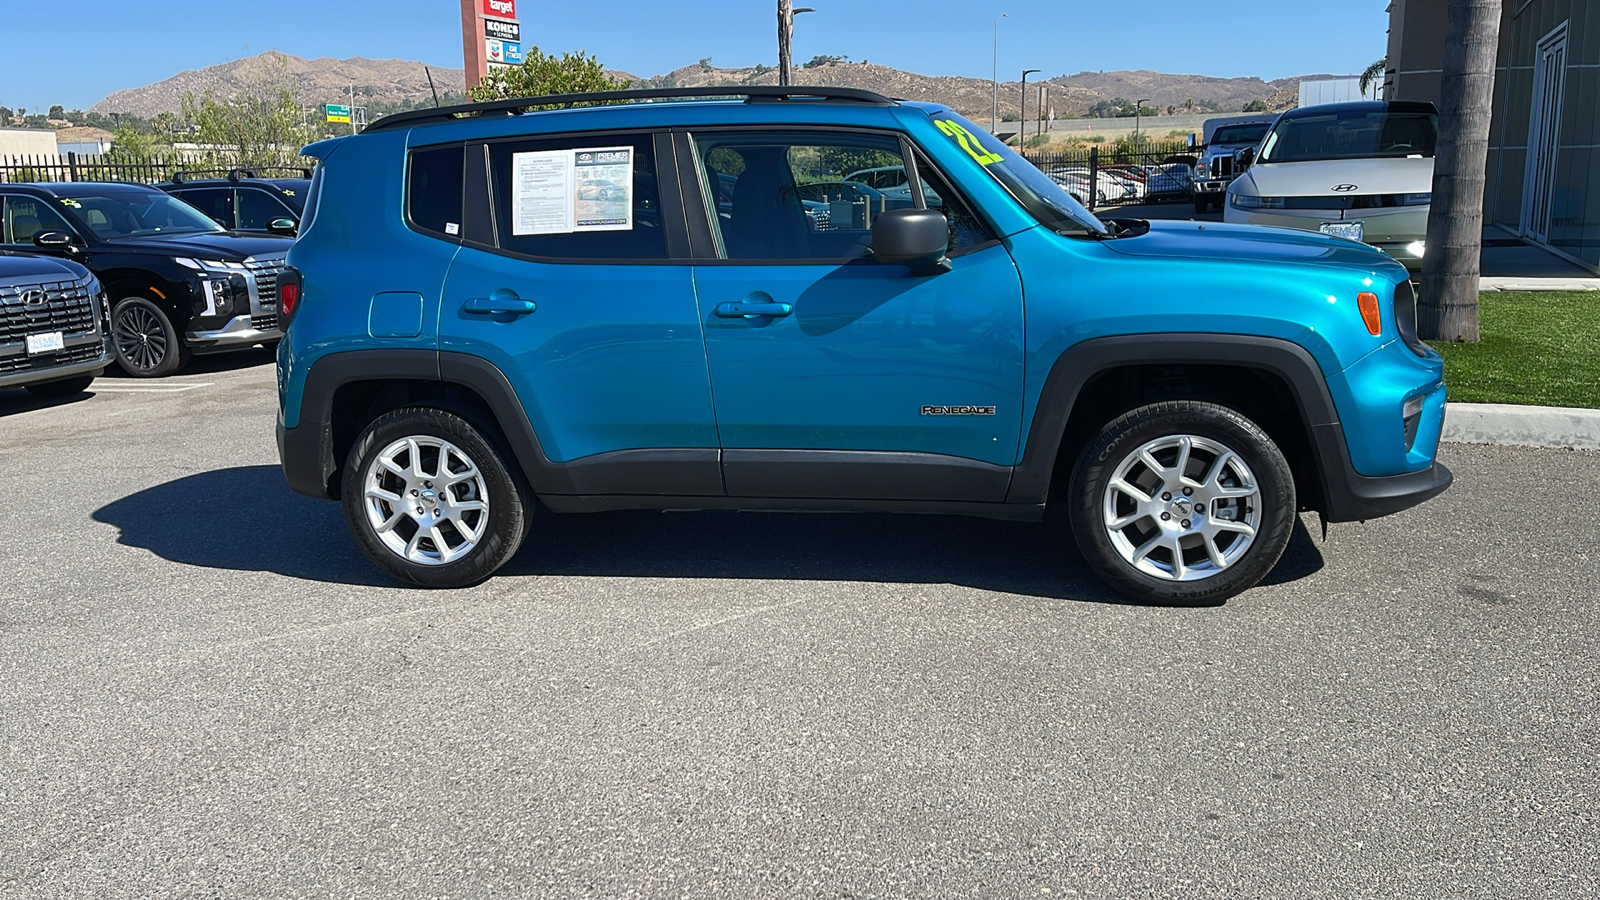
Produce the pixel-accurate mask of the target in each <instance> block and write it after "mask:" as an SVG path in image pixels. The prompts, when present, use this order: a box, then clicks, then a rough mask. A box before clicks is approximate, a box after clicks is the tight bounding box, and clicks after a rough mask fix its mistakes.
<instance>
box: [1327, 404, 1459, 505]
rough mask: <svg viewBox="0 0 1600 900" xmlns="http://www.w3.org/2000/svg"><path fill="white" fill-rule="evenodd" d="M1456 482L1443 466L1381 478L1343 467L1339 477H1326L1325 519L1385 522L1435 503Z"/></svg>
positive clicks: (1330, 474)
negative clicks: (1426, 503)
mask: <svg viewBox="0 0 1600 900" xmlns="http://www.w3.org/2000/svg"><path fill="white" fill-rule="evenodd" d="M1324 427H1327V426H1324ZM1330 476H1331V477H1330ZM1454 480H1455V476H1454V475H1452V474H1450V470H1449V469H1447V468H1445V466H1444V464H1443V463H1440V462H1435V463H1434V464H1433V465H1431V466H1429V467H1428V468H1426V469H1423V470H1422V471H1420V472H1407V473H1406V474H1404V475H1385V476H1381V477H1377V478H1371V477H1368V476H1365V475H1357V474H1356V471H1355V469H1353V468H1351V467H1349V466H1343V467H1341V469H1340V471H1339V472H1337V473H1328V472H1324V473H1323V479H1322V488H1323V507H1322V518H1323V520H1324V521H1326V522H1364V521H1366V520H1367V519H1378V518H1382V517H1383V516H1387V515H1389V514H1391V513H1397V512H1400V511H1401V510H1405V509H1410V508H1411V507H1413V506H1417V505H1418V504H1421V503H1425V502H1427V501H1429V500H1432V499H1433V498H1434V497H1437V496H1439V495H1440V494H1442V493H1444V492H1445V491H1446V490H1448V489H1449V487H1450V483H1451V482H1452V481H1454Z"/></svg>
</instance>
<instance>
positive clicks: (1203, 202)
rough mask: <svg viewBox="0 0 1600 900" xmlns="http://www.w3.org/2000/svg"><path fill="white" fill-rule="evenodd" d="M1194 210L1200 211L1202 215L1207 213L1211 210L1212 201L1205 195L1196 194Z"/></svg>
mask: <svg viewBox="0 0 1600 900" xmlns="http://www.w3.org/2000/svg"><path fill="white" fill-rule="evenodd" d="M1194 211H1195V212H1196V213H1199V214H1200V215H1205V214H1206V213H1208V212H1210V211H1211V201H1210V200H1207V199H1206V198H1205V197H1202V196H1200V195H1199V194H1195V195H1194Z"/></svg>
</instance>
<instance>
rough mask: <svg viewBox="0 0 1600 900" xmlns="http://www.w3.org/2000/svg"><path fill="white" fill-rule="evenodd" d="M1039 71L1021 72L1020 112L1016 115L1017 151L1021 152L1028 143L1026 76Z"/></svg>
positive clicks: (1028, 70) (1026, 70) (1024, 70)
mask: <svg viewBox="0 0 1600 900" xmlns="http://www.w3.org/2000/svg"><path fill="white" fill-rule="evenodd" d="M1037 71H1039V70H1038V69H1023V70H1022V110H1021V112H1019V113H1017V149H1018V150H1021V149H1022V148H1023V146H1024V145H1026V144H1027V143H1028V142H1027V140H1026V138H1027V137H1028V76H1029V75H1032V74H1033V73H1035V72H1037Z"/></svg>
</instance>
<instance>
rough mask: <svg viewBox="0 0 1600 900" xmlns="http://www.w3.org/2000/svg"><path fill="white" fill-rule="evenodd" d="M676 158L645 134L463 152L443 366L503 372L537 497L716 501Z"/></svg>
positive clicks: (718, 484) (484, 146)
mask: <svg viewBox="0 0 1600 900" xmlns="http://www.w3.org/2000/svg"><path fill="white" fill-rule="evenodd" d="M418 155H419V151H413V153H412V156H413V159H416V157H417V156H418ZM672 158H673V157H672V146H671V140H670V137H669V136H667V135H664V134H663V135H654V134H651V133H649V132H626V133H609V134H586V135H581V136H566V137H537V138H535V137H522V138H514V139H507V140H501V141H495V142H489V143H481V144H471V145H468V146H467V148H466V192H467V197H468V202H467V210H466V212H465V221H464V222H462V223H460V225H461V230H460V232H459V236H460V240H461V250H460V252H459V254H458V255H457V257H456V260H455V262H454V264H453V265H452V266H451V269H450V273H449V275H448V277H447V278H446V281H445V286H444V294H443V298H442V305H441V313H440V327H439V349H440V351H441V354H442V355H441V368H448V366H449V365H450V364H451V363H450V356H451V355H452V354H463V355H465V356H466V357H475V358H478V359H482V360H486V361H488V362H490V363H492V364H493V365H494V366H495V367H496V368H498V369H499V370H500V372H502V373H504V375H505V377H506V379H507V380H508V381H509V382H510V386H511V387H512V389H513V390H514V391H515V394H516V396H517V398H518V402H519V403H520V404H521V406H522V408H523V409H524V410H526V412H527V416H528V419H529V421H530V423H531V424H532V426H533V429H534V432H535V434H536V435H537V438H538V440H539V443H540V445H541V448H542V449H543V451H544V454H545V455H546V456H547V457H548V459H549V462H550V469H549V471H547V472H546V473H545V476H546V478H545V481H544V483H543V484H540V483H537V479H536V483H535V488H536V489H538V490H539V491H540V492H541V493H581V494H612V495H663V494H669V495H693V496H715V495H721V494H722V479H721V473H720V470H719V468H718V463H717V454H718V449H717V432H716V421H715V417H714V415H713V413H712V407H711V385H710V380H709V378H708V376H707V373H706V358H705V344H704V341H703V339H702V337H701V333H700V315H699V311H698V308H697V306H696V301H695V292H694V269H693V265H692V262H691V261H690V260H689V259H688V258H687V245H688V243H687V238H686V237H685V234H684V225H683V204H682V200H681V196H680V194H679V192H678V187H677V183H676V180H675V178H673V177H667V178H664V179H660V180H658V179H657V177H656V174H657V172H658V171H665V172H668V173H671V172H673V163H672ZM436 227H440V228H443V229H445V230H446V232H447V233H448V232H449V231H450V230H452V229H455V227H456V223H453V222H445V223H442V224H439V225H437V226H436Z"/></svg>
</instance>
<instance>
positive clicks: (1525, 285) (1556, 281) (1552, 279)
mask: <svg viewBox="0 0 1600 900" xmlns="http://www.w3.org/2000/svg"><path fill="white" fill-rule="evenodd" d="M1480 266H1481V268H1480V271H1479V274H1480V275H1481V276H1482V277H1481V278H1480V280H1479V285H1480V287H1479V289H1480V290H1485V291H1600V276H1597V275H1595V273H1593V272H1591V271H1589V270H1588V269H1585V268H1583V267H1582V266H1579V265H1577V264H1575V263H1572V262H1569V261H1567V260H1565V259H1562V258H1561V257H1559V256H1556V255H1555V254H1554V253H1551V252H1550V251H1548V250H1546V249H1544V248H1543V247H1540V246H1538V245H1536V244H1530V243H1528V242H1527V241H1524V240H1523V239H1521V238H1519V237H1517V236H1516V235H1513V234H1511V233H1510V232H1508V231H1506V230H1504V229H1502V228H1500V227H1499V226H1496V225H1488V226H1485V227H1484V229H1483V257H1482V261H1481V263H1480Z"/></svg>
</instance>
